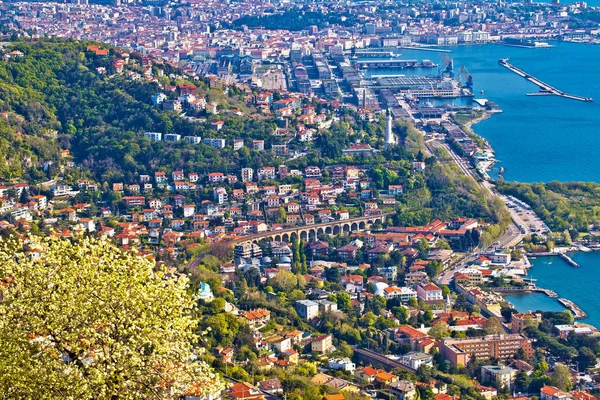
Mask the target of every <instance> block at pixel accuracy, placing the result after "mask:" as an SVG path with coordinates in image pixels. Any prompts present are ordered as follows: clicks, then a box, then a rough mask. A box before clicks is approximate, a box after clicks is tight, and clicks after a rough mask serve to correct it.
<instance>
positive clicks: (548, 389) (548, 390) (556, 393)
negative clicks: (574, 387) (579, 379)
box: [540, 385, 571, 400]
mask: <svg viewBox="0 0 600 400" xmlns="http://www.w3.org/2000/svg"><path fill="white" fill-rule="evenodd" d="M570 398H571V396H570V395H569V394H568V393H565V392H563V391H561V390H560V389H559V388H555V387H554V386H546V385H544V387H543V388H542V389H541V390H540V400H562V399H570Z"/></svg>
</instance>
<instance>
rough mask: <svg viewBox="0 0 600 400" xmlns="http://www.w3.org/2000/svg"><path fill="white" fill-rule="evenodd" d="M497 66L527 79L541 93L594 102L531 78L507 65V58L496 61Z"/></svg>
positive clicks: (589, 98) (588, 98) (520, 70)
mask: <svg viewBox="0 0 600 400" xmlns="http://www.w3.org/2000/svg"><path fill="white" fill-rule="evenodd" d="M498 64H500V65H502V66H503V67H504V68H506V69H508V70H509V71H512V72H514V73H515V74H517V75H519V76H522V77H523V78H525V79H527V80H528V81H529V82H531V83H533V84H534V85H537V86H539V88H540V92H541V93H549V94H553V95H555V96H559V97H564V98H566V99H572V100H578V101H584V102H587V103H589V102H592V101H594V99H592V98H591V97H583V96H576V95H574V94H569V93H565V92H563V91H562V90H559V89H557V88H555V87H554V86H551V85H548V84H547V83H545V82H543V81H541V80H539V79H538V78H536V77H535V76H532V75H530V74H528V73H527V72H525V71H523V70H522V69H520V68H517V67H515V66H514V65H512V64H509V62H508V58H502V59H500V60H498Z"/></svg>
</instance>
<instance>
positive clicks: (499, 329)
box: [483, 317, 504, 335]
mask: <svg viewBox="0 0 600 400" xmlns="http://www.w3.org/2000/svg"><path fill="white" fill-rule="evenodd" d="M483 330H484V331H485V333H486V335H500V334H502V333H504V327H503V326H502V322H500V320H499V319H498V318H496V317H491V318H488V319H487V320H486V321H485V322H484V323H483Z"/></svg>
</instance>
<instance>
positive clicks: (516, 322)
mask: <svg viewBox="0 0 600 400" xmlns="http://www.w3.org/2000/svg"><path fill="white" fill-rule="evenodd" d="M540 322H542V314H540V313H532V312H528V313H515V314H513V315H512V318H511V322H510V330H511V331H512V333H521V332H523V329H525V328H527V327H528V326H538V325H539V324H540Z"/></svg>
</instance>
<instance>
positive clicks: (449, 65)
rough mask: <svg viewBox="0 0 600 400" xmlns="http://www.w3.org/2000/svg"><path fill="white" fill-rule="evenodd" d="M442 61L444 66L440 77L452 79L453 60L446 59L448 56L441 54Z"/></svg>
mask: <svg viewBox="0 0 600 400" xmlns="http://www.w3.org/2000/svg"><path fill="white" fill-rule="evenodd" d="M442 61H443V62H444V65H445V66H446V68H444V71H443V72H442V75H448V76H450V77H451V78H452V77H454V60H453V59H451V58H450V57H448V54H446V53H442Z"/></svg>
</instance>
